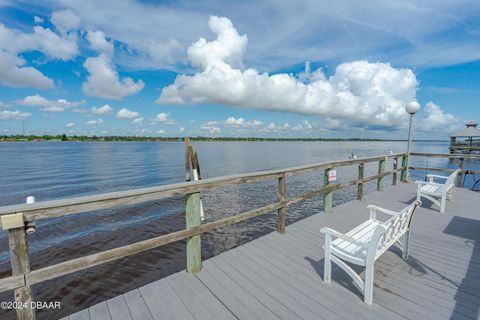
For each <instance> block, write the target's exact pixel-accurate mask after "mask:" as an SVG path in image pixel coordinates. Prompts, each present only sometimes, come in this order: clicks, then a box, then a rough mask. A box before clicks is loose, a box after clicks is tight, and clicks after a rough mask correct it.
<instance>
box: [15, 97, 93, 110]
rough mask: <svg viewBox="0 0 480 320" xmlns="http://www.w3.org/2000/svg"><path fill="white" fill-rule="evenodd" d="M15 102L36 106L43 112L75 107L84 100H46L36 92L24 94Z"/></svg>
mask: <svg viewBox="0 0 480 320" xmlns="http://www.w3.org/2000/svg"><path fill="white" fill-rule="evenodd" d="M16 102H17V103H18V104H20V105H22V106H26V107H38V108H40V109H41V110H42V111H45V112H63V111H65V109H67V108H76V107H78V106H80V105H82V104H83V103H85V101H68V100H65V99H57V100H48V99H46V98H44V97H42V96H41V95H38V94H36V95H33V96H26V97H25V98H23V99H22V100H17V101H16Z"/></svg>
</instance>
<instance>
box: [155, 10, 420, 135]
mask: <svg viewBox="0 0 480 320" xmlns="http://www.w3.org/2000/svg"><path fill="white" fill-rule="evenodd" d="M209 27H210V29H211V30H212V32H214V33H215V34H216V35H217V38H216V40H213V41H207V40H205V39H203V38H201V39H200V40H198V41H197V42H195V43H194V44H193V45H192V46H191V47H190V48H189V49H188V52H187V53H188V59H189V61H190V62H191V64H192V65H193V66H195V67H196V68H197V69H198V72H197V73H195V74H194V75H179V76H177V78H176V79H175V82H174V83H173V84H172V85H169V86H167V87H165V88H164V89H163V90H162V92H161V95H160V97H159V98H158V99H157V103H160V104H183V103H187V102H190V103H202V102H214V103H219V104H226V105H232V106H238V107H244V108H254V109H264V110H272V111H287V112H295V113H299V114H308V115H321V116H325V117H329V118H339V119H342V118H343V119H347V120H348V121H350V122H353V123H359V124H365V125H377V126H378V125H379V126H392V125H393V126H399V125H401V124H402V123H403V121H404V119H405V118H406V113H405V111H404V106H405V104H406V103H408V102H410V101H412V100H414V99H415V95H416V89H417V86H418V82H417V80H416V77H415V75H414V73H413V72H412V71H411V70H410V69H397V68H394V67H392V66H391V65H390V64H388V63H369V62H367V61H354V62H349V63H343V64H340V65H339V66H338V67H337V68H336V70H335V74H334V75H332V76H331V77H327V76H326V75H325V74H324V73H323V72H322V71H321V70H320V69H318V70H316V71H314V72H313V73H308V74H303V75H302V77H303V79H308V81H306V82H304V81H301V80H300V79H299V78H297V77H295V76H293V75H290V74H274V75H269V74H267V73H259V72H258V71H257V70H255V69H252V68H248V69H244V68H243V67H242V65H243V64H242V59H243V55H244V53H245V49H246V44H247V38H246V36H242V35H239V34H238V32H237V30H236V29H235V28H234V27H233V25H232V23H231V21H230V20H229V19H227V18H219V17H211V18H210V20H209ZM307 71H308V70H307ZM303 79H302V80H303Z"/></svg>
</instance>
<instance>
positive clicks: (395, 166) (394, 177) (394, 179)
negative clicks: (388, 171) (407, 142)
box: [392, 157, 398, 186]
mask: <svg viewBox="0 0 480 320" xmlns="http://www.w3.org/2000/svg"><path fill="white" fill-rule="evenodd" d="M397 170H398V157H395V158H393V173H392V186H396V185H397Z"/></svg>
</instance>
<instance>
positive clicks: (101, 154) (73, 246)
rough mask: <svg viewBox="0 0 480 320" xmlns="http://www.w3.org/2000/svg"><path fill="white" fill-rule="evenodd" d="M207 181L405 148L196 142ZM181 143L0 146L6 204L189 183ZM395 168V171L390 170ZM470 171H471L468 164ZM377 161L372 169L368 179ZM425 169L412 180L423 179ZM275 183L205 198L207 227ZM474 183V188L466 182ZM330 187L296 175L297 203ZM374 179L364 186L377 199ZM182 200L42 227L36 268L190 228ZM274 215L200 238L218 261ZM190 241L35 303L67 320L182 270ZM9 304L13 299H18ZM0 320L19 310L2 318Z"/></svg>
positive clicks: (43, 288)
mask: <svg viewBox="0 0 480 320" xmlns="http://www.w3.org/2000/svg"><path fill="white" fill-rule="evenodd" d="M193 145H194V147H195V149H196V150H197V152H198V154H199V158H200V165H201V169H202V175H203V178H208V177H215V176H221V175H226V174H233V173H243V172H252V171H259V170H268V169H275V168H285V167H291V166H297V165H302V164H309V163H315V162H322V161H333V160H344V159H346V158H347V157H348V154H349V153H350V152H353V153H355V154H356V155H357V156H359V157H362V156H375V155H382V154H388V153H390V151H393V152H395V153H396V152H403V151H404V150H405V149H406V143H405V142H195V143H194V144H193ZM413 150H415V151H425V152H438V153H447V152H448V143H447V142H417V143H414V146H413ZM183 157H184V149H183V143H182V142H178V143H177V142H170V143H169V142H162V143H135V142H129V143H118V142H117V143H80V142H45V143H0V168H1V169H0V206H3V205H9V204H18V203H22V202H24V201H25V198H26V197H27V196H29V195H34V196H35V197H36V199H37V201H42V200H50V199H57V198H65V197H74V196H83V195H89V194H95V193H102V192H109V191H118V190H125V189H131V188H138V187H147V186H155V185H159V184H167V183H174V182H181V181H183V180H184V176H185V173H184V158H183ZM412 161H413V164H417V165H419V166H427V167H452V168H454V167H455V166H458V164H457V163H455V162H449V161H448V159H434V160H432V159H430V160H428V161H427V160H425V159H423V158H419V159H413V160H412ZM389 166H391V164H389ZM467 166H468V164H467ZM376 170H377V164H376V163H373V164H371V165H367V166H366V176H368V175H373V174H375V173H376ZM356 172H357V167H356V166H355V167H346V168H341V169H339V170H338V180H339V182H341V181H346V180H349V179H352V178H354V177H355V175H356ZM424 173H425V172H421V173H414V174H415V175H416V176H415V177H414V178H417V177H418V178H422V176H423V175H424ZM276 183H277V182H276V181H273V180H272V181H266V182H261V183H252V184H247V185H242V186H231V187H225V188H221V189H215V190H211V191H209V192H206V193H203V194H202V198H203V202H204V204H203V205H204V208H205V213H206V220H207V221H212V220H215V219H218V218H220V217H225V216H227V215H232V214H235V213H239V212H242V211H246V210H249V209H253V208H255V207H259V206H262V205H266V204H269V203H272V202H274V201H275V200H276ZM467 183H468V181H467ZM322 184H323V177H322V173H321V172H318V173H310V174H302V175H298V176H294V177H291V178H288V180H287V194H288V195H289V196H292V195H295V194H300V193H304V192H308V191H312V190H314V189H315V188H319V187H321V186H322ZM374 188H375V182H374V181H373V182H371V183H368V184H367V185H366V191H367V192H371V191H372V190H373V189H374ZM354 196H355V188H348V189H345V190H339V191H336V192H335V193H334V204H335V205H338V204H339V203H342V202H345V201H348V200H350V199H353V198H354ZM183 206H184V200H183V198H180V197H177V198H169V199H163V200H159V201H152V202H148V203H145V204H142V205H136V206H125V207H121V208H116V209H115V210H101V211H96V212H87V213H82V214H77V215H71V216H68V217H65V218H58V219H50V220H42V221H39V222H38V223H37V231H36V233H35V234H34V235H32V236H29V244H30V253H31V266H32V269H37V268H41V267H44V266H47V265H51V264H55V263H58V262H61V261H66V260H69V259H73V258H76V257H80V256H84V255H88V254H92V253H94V252H98V251H102V250H105V249H109V248H114V247H118V246H121V245H125V244H128V243H133V242H136V241H139V240H143V239H148V238H152V237H155V236H158V235H161V234H165V233H168V232H171V231H174V230H180V229H183V228H184V207H183ZM321 208H322V199H321V197H320V198H318V199H313V200H311V201H307V202H303V203H300V204H297V205H295V206H292V207H289V208H288V210H287V215H288V221H287V223H292V222H294V221H297V220H298V219H302V218H304V217H306V216H308V215H311V214H314V213H316V212H318V211H319V210H321ZM275 222H276V216H275V214H271V215H266V216H263V217H260V218H256V219H252V220H249V221H247V222H243V223H240V224H237V225H235V226H230V227H226V228H222V229H219V230H218V231H215V232H212V233H209V234H206V235H204V236H203V237H202V239H203V242H202V245H203V254H204V256H205V257H209V256H211V255H215V254H218V253H220V252H222V251H224V250H228V249H229V248H232V247H235V246H237V245H239V244H241V243H244V242H246V241H249V240H251V239H253V238H255V237H258V236H260V235H262V234H265V233H267V232H270V231H271V230H274V229H275V227H276V225H275ZM184 246H185V244H184V242H178V243H175V244H172V245H168V246H165V247H162V248H158V249H154V250H150V251H148V252H145V253H141V254H138V255H135V256H133V257H128V258H125V259H121V260H119V261H116V262H112V263H109V264H105V265H102V266H99V267H95V268H91V269H88V270H85V271H82V272H78V273H75V274H72V275H69V276H65V277H62V278H58V279H55V280H51V281H48V282H45V283H43V284H40V285H37V286H35V287H34V296H35V300H38V301H57V300H60V301H61V302H62V309H61V310H60V311H54V312H50V313H46V312H41V313H39V319H51V318H56V317H60V316H62V315H66V314H69V313H72V312H74V311H75V310H79V309H83V308H85V307H87V306H89V305H91V304H93V303H95V302H99V301H103V300H105V299H108V298H110V297H113V296H116V295H118V294H121V293H124V292H127V291H129V290H131V289H133V288H135V287H138V286H140V285H142V284H145V283H148V282H151V281H153V280H155V279H159V278H161V277H164V276H166V275H168V274H171V273H173V272H176V271H179V270H181V269H184V263H185V262H184V255H185V252H184ZM9 273H10V262H9V256H8V243H7V238H6V234H5V233H4V232H3V231H0V277H4V276H7V275H9ZM0 299H1V300H5V299H13V294H8V295H3V296H2V297H0ZM0 316H1V317H2V319H4V318H6V319H8V318H13V316H14V315H13V313H9V314H1V313H0Z"/></svg>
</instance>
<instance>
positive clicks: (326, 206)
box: [323, 168, 333, 213]
mask: <svg viewBox="0 0 480 320" xmlns="http://www.w3.org/2000/svg"><path fill="white" fill-rule="evenodd" d="M330 170H332V168H329V169H325V172H324V174H323V187H324V188H326V187H328V185H329V184H330V182H329V181H328V173H329V172H330ZM332 200H333V194H332V191H330V192H327V193H325V196H324V198H323V211H324V212H325V213H332Z"/></svg>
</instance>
